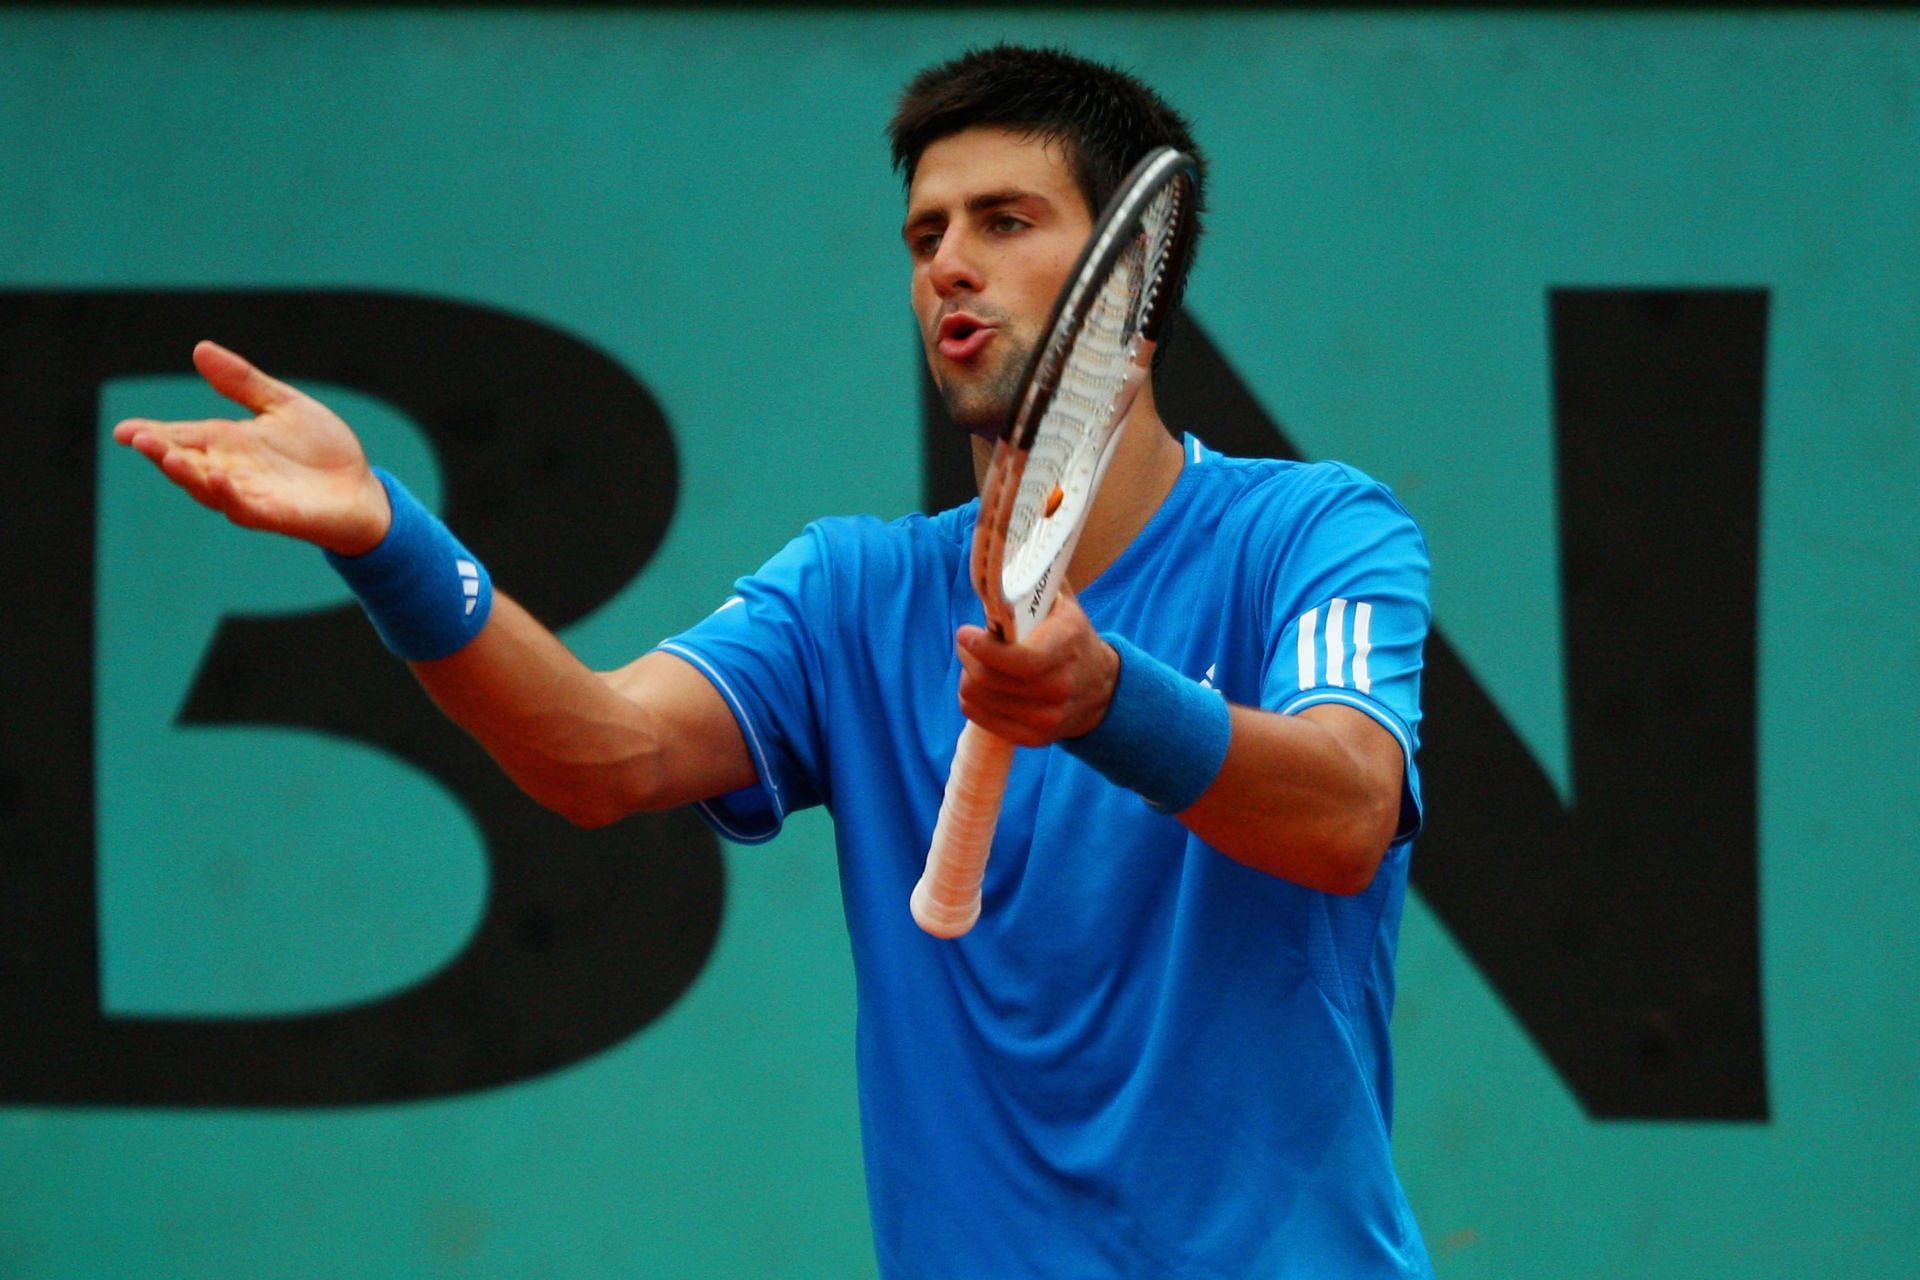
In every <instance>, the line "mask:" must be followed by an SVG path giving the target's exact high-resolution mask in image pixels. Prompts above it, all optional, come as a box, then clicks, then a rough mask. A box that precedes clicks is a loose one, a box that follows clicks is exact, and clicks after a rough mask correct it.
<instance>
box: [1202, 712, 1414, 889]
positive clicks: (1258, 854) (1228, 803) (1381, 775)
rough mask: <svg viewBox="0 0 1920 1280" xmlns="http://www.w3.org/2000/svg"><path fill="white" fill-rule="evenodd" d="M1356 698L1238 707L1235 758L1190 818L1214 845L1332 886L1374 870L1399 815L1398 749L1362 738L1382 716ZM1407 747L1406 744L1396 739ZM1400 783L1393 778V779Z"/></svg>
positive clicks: (1299, 879)
mask: <svg viewBox="0 0 1920 1280" xmlns="http://www.w3.org/2000/svg"><path fill="white" fill-rule="evenodd" d="M1327 712H1332V713H1333V714H1334V715H1338V716H1351V717H1355V718H1357V719H1359V720H1365V719H1366V718H1365V717H1364V716H1362V715H1361V713H1359V712H1355V711H1350V710H1348V709H1346V708H1339V707H1331V708H1311V709H1309V710H1308V711H1306V712H1303V713H1302V714H1300V715H1296V716H1283V715H1278V714H1276V713H1274V712H1271V711H1261V710H1256V709H1254V708H1251V707H1232V708H1230V715H1231V721H1232V738H1231V741H1230V744H1229V746H1228V748H1227V755H1226V759H1225V761H1224V762H1223V763H1222V765H1221V767H1220V772H1219V774H1218V775H1217V776H1216V777H1215V778H1214V780H1213V783H1212V785H1211V786H1209V787H1208V788H1207V789H1206V791H1205V792H1204V793H1202V795H1201V796H1200V798H1199V799H1198V800H1197V801H1195V802H1194V804H1193V805H1192V806H1191V807H1189V808H1188V809H1186V810H1184V811H1183V812H1181V813H1180V815H1179V818H1180V821H1181V822H1182V823H1183V824H1184V825H1185V826H1186V827H1187V828H1188V829H1189V830H1191V831H1192V832H1193V833H1194V834H1195V835H1197V836H1199V837H1200V838H1201V839H1203V840H1205V841H1206V842H1207V843H1208V844H1209V845H1212V846H1213V847H1214V848H1216V849H1218V850H1219V851H1220V852H1222V853H1224V854H1226V855H1227V856H1228V857H1231V858H1233V859H1235V860H1236V861H1239V862H1243V863H1245V864H1247V865H1248V866H1250V867H1254V868H1256V869H1257V870H1260V871H1265V872H1267V873H1268V874H1270V875H1275V876H1279V877H1281V878H1282V879H1285V880H1291V881H1293V882H1295V883H1297V884H1302V885H1305V886H1307V887H1308V888H1311V889H1320V890H1323V891H1325V892H1328V893H1358V892H1359V891H1361V890H1362V889H1364V888H1366V887H1367V885H1368V884H1369V883H1371V882H1372V880H1373V874H1374V872H1375V870H1376V869H1377V868H1378V867H1379V865H1380V859H1381V856H1382V855H1383V854H1384V853H1385V852H1386V848H1387V845H1388V844H1389V843H1390V842H1391V841H1392V838H1393V831H1394V827H1395V825H1396V824H1397V822H1398V819H1399V779H1398V776H1397V771H1395V772H1394V776H1393V777H1391V778H1388V777H1387V776H1386V774H1387V772H1388V771H1389V770H1391V769H1393V766H1394V765H1395V764H1397V759H1395V758H1394V757H1388V756H1383V755H1381V754H1377V753H1374V752H1371V751H1368V750H1366V749H1365V748H1366V747H1367V745H1368V744H1366V743H1365V742H1364V741H1363V742H1362V743H1360V744H1359V745H1358V746H1356V743H1355V741H1354V737H1355V735H1356V734H1358V733H1361V732H1364V731H1365V730H1366V729H1367V728H1369V727H1373V728H1376V729H1377V726H1372V725H1371V722H1368V724H1367V725H1359V724H1351V723H1349V724H1341V723H1339V722H1338V721H1333V722H1332V723H1330V720H1332V717H1331V716H1329V715H1327V714H1326V713H1327ZM1394 750H1395V752H1397V746H1396V747H1395V748H1394ZM1389 784H1390V785H1389Z"/></svg>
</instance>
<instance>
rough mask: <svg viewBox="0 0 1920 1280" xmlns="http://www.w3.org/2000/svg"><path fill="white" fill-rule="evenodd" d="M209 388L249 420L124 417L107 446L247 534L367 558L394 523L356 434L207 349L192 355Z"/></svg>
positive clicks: (306, 400)
mask: <svg viewBox="0 0 1920 1280" xmlns="http://www.w3.org/2000/svg"><path fill="white" fill-rule="evenodd" d="M193 364H194V367H195V368H196V369H198V370H199V371H200V376H201V377H203V378H205V379H206V380H207V382H208V384H209V385H211V386H212V387H213V389H214V390H215V391H218V392H219V393H220V394H221V395H223V396H225V397H227V399H229V400H232V401H234V402H235V403H237V404H240V405H242V406H244V407H245V408H247V409H249V410H251V411H252V412H253V414H254V416H253V417H251V418H242V419H229V418H204V419H200V420H198V421H192V422H156V421H154V420H152V419H149V418H128V419H127V420H126V421H124V422H122V423H119V424H118V425H116V426H115V427H114V429H113V438H114V439H115V440H116V441H118V442H119V443H121V444H124V445H127V446H129V447H131V448H132V449H134V450H135V451H136V452H138V453H139V454H141V455H142V456H144V457H146V458H147V459H149V460H150V461H151V462H153V464H154V465H155V466H157V467H159V468H160V470H161V472H162V473H163V474H165V476H166V477H167V479H169V480H171V481H173V482H174V483H175V484H177V485H179V486H180V487H181V488H182V489H184V490H186V492H187V494H188V496H190V497H191V498H193V500H194V501H195V502H198V503H200V504H201V505H202V506H205V507H210V508H212V509H213V510H215V511H218V512H220V513H221V514H222V515H224V516H226V517H227V519H229V520H231V521H233V523H235V524H237V525H240V526H242V527H243V528H248V529H266V530H270V531H272V532H274V533H282V534H285V535H287V536H288V537H291V538H299V539H301V540H302V541H305V542H311V543H313V544H315V545H316V546H321V547H325V548H327V549H328V550H329V551H336V552H339V553H340V554H342V555H358V554H360V553H362V552H365V551H368V550H371V549H372V548H373V547H374V546H375V545H377V544H378V543H379V541H380V540H381V539H382V538H383V537H385V536H386V532H387V526H388V524H389V523H390V522H391V519H392V516H391V513H390V511H389V510H388V506H387V495H386V490H385V489H384V488H383V487H382V486H381V484H380V481H379V478H378V477H376V476H375V475H374V474H373V472H372V470H371V469H370V468H369V467H368V466H367V457H366V454H365V453H364V452H363V451H362V450H361V448H360V441H359V440H358V439H356V438H355V436H354V434H353V430H352V429H351V428H350V427H348V426H347V424H346V423H344V422H342V421H341V420H340V419H339V417H337V416H336V415H335V414H334V412H333V411H332V410H331V409H329V408H327V407H326V406H325V405H323V404H321V403H320V402H319V401H318V400H315V399H313V398H312V397H311V396H308V395H304V394H302V393H301V392H299V391H297V390H295V389H294V388H292V387H290V386H288V385H287V384H286V383H284V382H280V381H277V380H275V379H273V378H270V377H268V376H267V375H266V374H264V373H262V372H260V370H258V369H256V368H254V367H253V365H251V364H249V363H248V362H247V361H246V360H244V359H242V358H241V357H240V356H238V355H236V354H234V353H233V352H231V351H229V350H227V349H226V348H225V347H222V346H220V345H219V344H217V343H213V342H202V343H200V344H199V345H198V346H196V347H194V349H193Z"/></svg>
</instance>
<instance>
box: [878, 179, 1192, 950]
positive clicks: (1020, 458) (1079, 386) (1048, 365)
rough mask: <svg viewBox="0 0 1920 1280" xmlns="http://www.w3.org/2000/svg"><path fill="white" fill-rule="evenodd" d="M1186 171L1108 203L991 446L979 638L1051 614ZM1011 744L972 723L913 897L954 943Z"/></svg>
mask: <svg viewBox="0 0 1920 1280" xmlns="http://www.w3.org/2000/svg"><path fill="white" fill-rule="evenodd" d="M1193 172H1194V162H1193V160H1192V158H1191V157H1189V156H1186V155H1183V154H1181V153H1180V152H1178V151H1175V150H1174V149H1173V148H1171V147H1160V148H1158V149H1156V150H1155V151H1153V152H1152V153H1150V154H1149V155H1148V156H1147V157H1146V158H1145V159H1144V160H1142V161H1141V162H1140V163H1139V164H1137V165H1135V166H1134V168H1133V171H1132V172H1131V173H1129V174H1128V175H1127V177H1126V180H1125V181H1124V182H1122V183H1121V184H1120V189H1119V190H1118V191H1117V192H1116V193H1115V194H1114V197H1113V199H1112V200H1111V201H1109V202H1108V204H1107V207H1106V209H1105V211H1104V212H1102V213H1101V215H1100V219H1099V221H1098V222H1097V223H1096V224H1095V226H1094V229H1093V234H1092V235H1091V236H1090V237H1089V238H1088V240H1087V247H1086V248H1085V249H1083V250H1082V251H1081V253H1080V259H1079V261H1078V262H1077V263H1076V264H1075V266H1074V269H1073V271H1072V272H1071V273H1070V274H1069V275H1068V277H1067V282H1066V284H1065V285H1064V286H1063V287H1062V289H1061V290H1060V297H1059V299H1058V300H1057V301H1056V302H1055V303H1054V308H1053V319H1052V321H1051V323H1050V324H1049V325H1048V328H1047V337H1046V340H1045V341H1043V342H1042V343H1041V344H1040V345H1039V346H1038V347H1037V348H1035V350H1034V353H1033V356H1032V358H1031V360H1030V361H1029V363H1028V365H1027V371H1026V376H1025V379H1024V381H1023V384H1022V390H1021V392H1020V394H1019V395H1018V396H1017V397H1016V399H1015V401H1014V403H1015V409H1014V412H1013V413H1012V414H1011V415H1010V416H1009V417H1008V420H1007V425H1006V427H1005V428H1004V429H1002V431H1001V433H1000V438H999V440H998V441H996V442H995V444H994V446H993V460H992V463H991V465H990V466H989V468H988V470H987V480H986V484H985V486H984V487H983V488H982V490H981V493H980V517H979V520H978V522H977V523H976V524H975V526H974V530H973V561H972V573H973V587H974V590H975V591H977V592H979V594H980V603H981V605H982V607H983V608H984V609H985V612H986V618H987V626H988V627H989V628H991V629H992V630H993V632H994V633H995V634H996V635H998V636H1000V637H1001V638H1003V639H1011V640H1013V641H1014V642H1015V643H1018V642H1019V641H1021V640H1024V639H1026V637H1027V633H1028V632H1030V631H1032V630H1033V628H1034V627H1035V626H1037V625H1039V623H1040V620H1041V619H1043V618H1045V617H1046V616H1047V612H1048V610H1050V609H1051V608H1052V607H1053V599H1054V597H1055V596H1056V595H1058V594H1059V591H1060V583H1061V580H1062V579H1063V578H1064V577H1065V575H1066V567H1067V564H1068V562H1069V561H1071V560H1072V558H1073V549H1074V546H1075V545H1076V544H1077V543H1078V542H1079V540H1080V530H1081V528H1082V527H1083V526H1084V524H1085V522H1086V517H1087V511H1088V509H1089V508H1091V507H1092V506H1093V498H1094V494H1095V493H1096V492H1097V491H1098V489H1099V486H1100V480H1101V478H1102V477H1103V476H1104V475H1105V474H1106V470H1107V464H1108V463H1109V462H1111V461H1112V460H1113V453H1114V445H1115V444H1116V443H1117V442H1118V441H1119V439H1120V433H1121V430H1122V428H1123V427H1124V426H1125V425H1126V419H1127V412H1128V410H1130V409H1131V408H1132V407H1133V400H1134V396H1135V395H1136V394H1138V392H1139V390H1140V387H1141V384H1142V383H1144V382H1145V381H1146V378H1147V372H1148V369H1149V368H1150V366H1151V365H1152V363H1153V352H1154V348H1155V346H1156V345H1157V344H1158V342H1159V339H1160V333H1161V330H1162V326H1163V325H1164V324H1165V322H1166V318H1167V314H1168V312H1169V310H1170V309H1171V307H1170V294H1171V293H1172V292H1173V289H1172V285H1173V283H1174V282H1173V280H1172V279H1171V278H1170V276H1171V273H1172V271H1174V270H1176V269H1177V267H1178V264H1179V262H1180V261H1181V259H1182V258H1183V257H1184V249H1185V246H1186V242H1187V239H1188V227H1189V225H1190V218H1191V216H1192V212H1193V198H1194V197H1193ZM1012 767H1013V744H1012V743H1011V742H1008V741H1007V740H1006V739H1005V738H1002V737H1000V736H998V735H997V734H994V733H991V732H989V731H987V730H985V729H982V728H981V727H980V726H979V725H977V724H974V723H973V722H972V721H968V722H967V726H966V728H965V729H963V730H962V731H961V734H960V743H959V745H958V746H957V747H956V748H955V749H954V753H953V767H952V770H951V771H950V772H949V773H948V775H947V791H946V796H945V798H944V799H942V801H941V803H940V817H939V819H938V821H937V822H936V824H935V826H934V829H933V842H932V845H931V847H930V848H929V849H928V851H927V866H926V870H925V871H924V872H923V873H922V874H921V876H920V883H919V884H917V885H915V886H914V890H913V898H912V903H911V905H912V909H913V918H914V920H915V921H916V922H918V924H919V925H920V927H921V928H922V929H925V930H926V931H927V932H928V933H931V934H933V935H934V936H936V937H941V938H957V937H959V936H960V935H961V934H963V933H965V932H966V931H967V930H969V929H971V928H972V927H973V924H974V921H975V920H977V919H979V917H980V883H981V880H982V878H983V877H984V876H985V874H986V869H987V854H988V853H989V851H990V850H991V849H992V847H993V831H994V827H995V826H996V825H997V824H998V823H999V820H1000V803H1001V798H1002V797H1003V796H1004V795H1005V793H1006V787H1007V773H1008V771H1009V770H1010V769H1012Z"/></svg>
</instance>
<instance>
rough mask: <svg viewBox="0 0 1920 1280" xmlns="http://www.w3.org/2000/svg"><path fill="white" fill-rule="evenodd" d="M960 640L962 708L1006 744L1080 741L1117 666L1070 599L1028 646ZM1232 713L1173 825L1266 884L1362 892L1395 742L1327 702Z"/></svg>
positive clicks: (1391, 779) (1363, 718)
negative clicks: (1216, 768)
mask: <svg viewBox="0 0 1920 1280" xmlns="http://www.w3.org/2000/svg"><path fill="white" fill-rule="evenodd" d="M958 641H959V651H960V662H961V667H962V671H963V674H962V676H961V680H960V706H961V709H962V710H963V711H965V712H966V714H967V717H968V718H969V719H971V720H975V721H977V722H978V723H980V724H981V725H982V726H984V727H985V728H988V729H991V730H993V731H994V732H995V733H998V734H1000V735H1001V736H1002V737H1004V738H1007V739H1008V740H1010V741H1012V742H1016V743H1019V744H1021V745H1023V746H1044V745H1046V744H1047V743H1050V742H1057V741H1059V740H1060V739H1062V738H1071V737H1077V736H1079V735H1081V734H1083V733H1086V732H1088V731H1090V730H1091V729H1093V728H1094V726H1096V725H1097V724H1099V722H1100V719H1101V717H1102V716H1103V715H1104V714H1105V713H1106V708H1107V703H1108V702H1109V701H1110V700H1111V698H1112V696H1113V690H1114V685H1115V681H1116V679H1117V677H1118V674H1119V667H1120V662H1119V658H1118V656H1117V655H1116V654H1115V653H1114V651H1113V649H1112V648H1111V647H1110V646H1108V645H1107V643H1106V642H1105V641H1104V640H1102V639H1101V638H1100V636H1099V634H1098V633H1097V632H1095V631H1094V630H1093V627H1092V625H1091V624H1090V623H1089V622H1088V621H1087V616H1086V614H1085V613H1084V612H1083V611H1082V610H1081V608H1080V605H1079V602H1078V601H1077V600H1075V599H1074V598H1073V596H1072V595H1071V594H1070V593H1063V594H1062V595H1061V597H1060V599H1059V601H1058V602H1056V603H1055V605H1054V609H1053V612H1052V613H1051V614H1050V615H1048V617H1047V619H1046V621H1045V622H1043V623H1041V625H1040V626H1038V627H1036V628H1035V629H1034V631H1033V633H1032V634H1031V635H1029V636H1028V637H1027V639H1026V642H1025V643H1024V644H1020V645H1013V644H1008V643H1007V642H1006V641H1004V640H998V639H995V638H994V637H993V636H992V635H990V634H989V633H987V632H985V631H983V630H981V629H980V628H978V627H963V628H961V630H960V634H959V637H958ZM1231 715H1232V738H1231V740H1230V742H1229V744H1228V747H1227V758H1226V761H1225V763H1224V764H1223V765H1222V766H1221V769H1220V773H1219V775H1218V776H1217V777H1216V778H1215V779H1214V780H1213V783H1212V785H1211V786H1209V787H1208V788H1207V791H1206V793H1205V794H1204V795H1202V796H1201V797H1200V799H1199V800H1198V801H1197V802H1195V803H1194V804H1193V805H1192V806H1191V807H1190V808H1188V809H1186V810H1185V811H1184V812H1182V813H1181V814H1179V815H1178V816H1179V819H1180V821H1181V822H1182V823H1184V824H1185V825H1186V826H1187V827H1188V829H1190V830H1191V831H1193V832H1194V834H1196V835H1198V836H1199V837H1200V838H1201V839H1203V840H1205V841H1206V842H1207V843H1208V844H1210V845H1212V846H1213V847H1214V848H1216V849H1218V850H1220V851H1221V852H1222V853H1224V854H1226V855H1227V856H1228V857H1231V858H1233V859H1235V860H1236V861H1239V862H1244V863H1246V864H1247V865H1248V866H1251V867H1254V868H1257V869H1258V870H1261V871H1265V872H1267V873H1269V874H1270V875H1276V876H1279V877H1281V878H1282V879H1285V880H1291V881H1294V882H1295V883H1297V884H1302V885H1306V886H1307V887H1308V888H1311V889H1320V890H1323V891H1325V892H1328V893H1358V892H1360V891H1361V890H1362V889H1364V888H1366V887H1367V885H1368V884H1370V883H1371V882H1372V880H1373V876H1374V872H1375V871H1376V870H1378V868H1379V866H1380V860H1381V858H1382V857H1383V856H1384V855H1385V853H1386V851H1387V846H1388V845H1389V844H1390V843H1392V840H1393V832H1394V828H1395V826H1396V825H1397V824H1398V822H1399V816H1400V790H1401V782H1402V775H1403V771H1404V768H1405V762H1404V760H1403V759H1402V757H1401V752H1400V744H1399V743H1398V742H1396V741H1395V740H1394V738H1393V735H1392V734H1390V733H1388V732H1387V731H1386V730H1385V729H1383V728H1382V727H1381V726H1380V725H1379V724H1378V723H1376V722H1375V721H1374V720H1373V719H1372V718H1371V717H1369V716H1367V715H1366V714H1365V713H1363V712H1360V711H1356V710H1354V709H1353V708H1351V707H1341V706H1334V705H1330V704H1329V705H1322V706H1316V707H1309V708H1307V709H1306V710H1305V711H1302V712H1301V713H1300V714H1298V715H1292V716H1283V715H1279V714H1277V713H1275V712H1271V711H1262V710H1259V709H1256V708H1252V707H1240V706H1236V707H1233V708H1232V709H1231Z"/></svg>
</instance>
